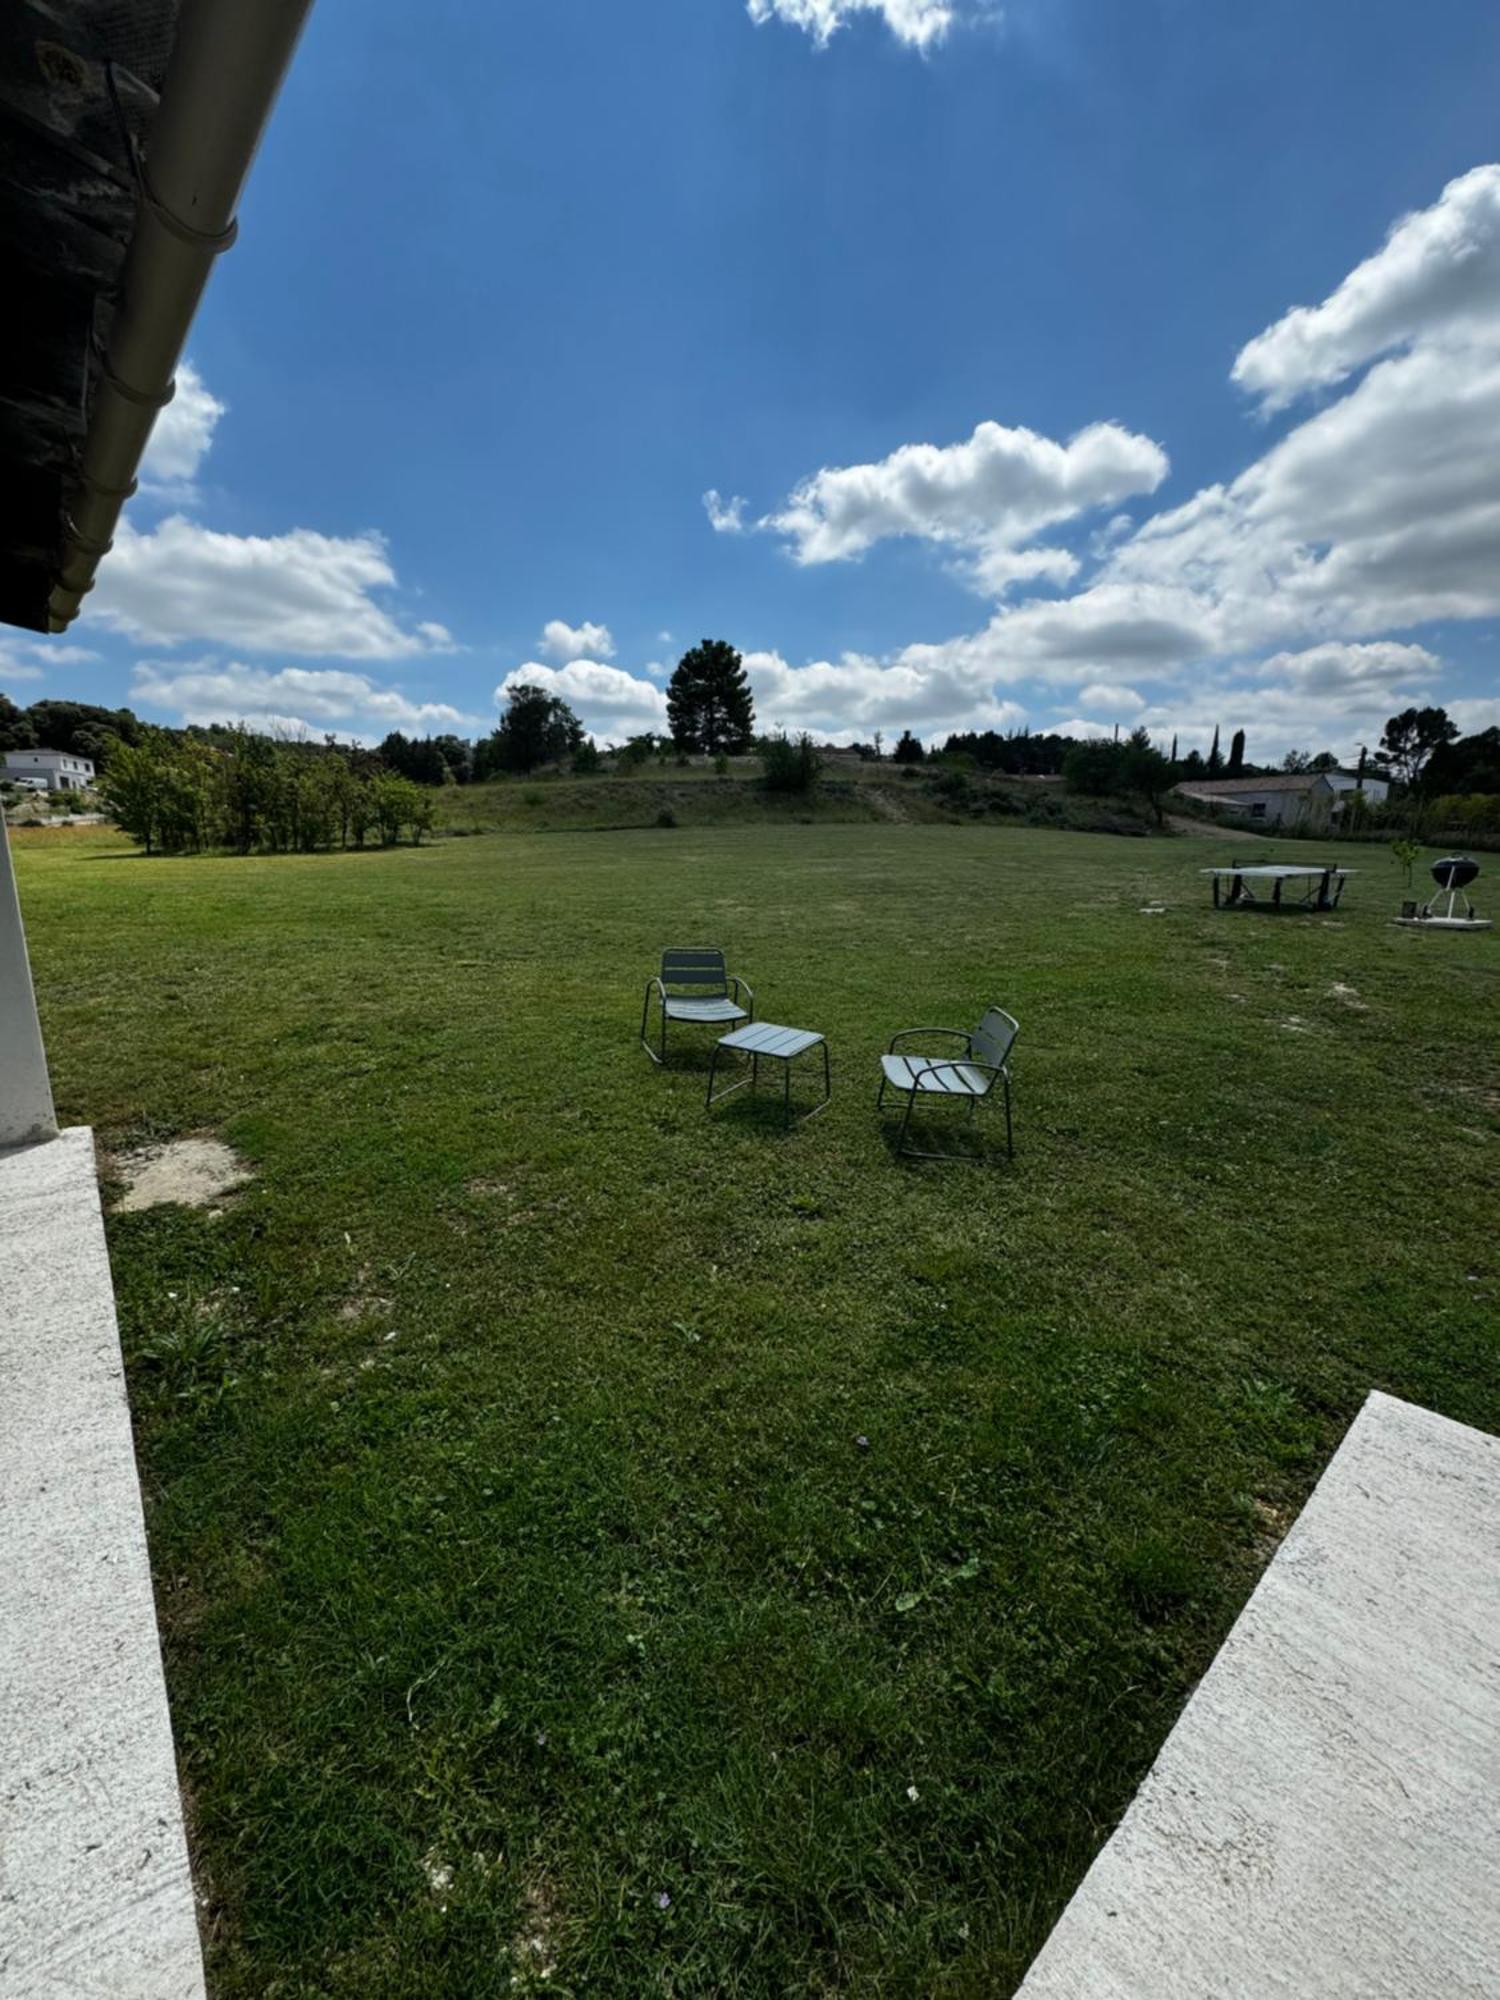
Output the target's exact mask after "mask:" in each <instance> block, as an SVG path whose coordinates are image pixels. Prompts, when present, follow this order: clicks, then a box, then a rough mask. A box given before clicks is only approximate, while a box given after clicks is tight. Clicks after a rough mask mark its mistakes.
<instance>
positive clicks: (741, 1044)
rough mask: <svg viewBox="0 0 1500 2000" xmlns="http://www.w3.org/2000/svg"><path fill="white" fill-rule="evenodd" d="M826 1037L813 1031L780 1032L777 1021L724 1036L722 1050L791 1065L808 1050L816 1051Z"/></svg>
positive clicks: (721, 1043)
mask: <svg viewBox="0 0 1500 2000" xmlns="http://www.w3.org/2000/svg"><path fill="white" fill-rule="evenodd" d="M822 1039H823V1037H822V1036H821V1035H820V1034H817V1033H815V1032H814V1031H813V1029H811V1028H779V1027H778V1026H777V1025H776V1023H775V1022H774V1021H756V1022H754V1023H753V1024H752V1025H751V1026H750V1027H748V1028H736V1029H735V1031H734V1033H733V1034H732V1035H721V1036H720V1037H719V1047H720V1048H721V1049H738V1050H739V1051H740V1052H741V1054H742V1055H747V1056H780V1057H781V1058H782V1059H783V1060H784V1061H786V1062H790V1061H791V1059H792V1057H793V1056H800V1055H801V1054H802V1053H803V1051H804V1050H805V1049H815V1048H816V1047H817V1046H818V1044H819V1042H821V1041H822Z"/></svg>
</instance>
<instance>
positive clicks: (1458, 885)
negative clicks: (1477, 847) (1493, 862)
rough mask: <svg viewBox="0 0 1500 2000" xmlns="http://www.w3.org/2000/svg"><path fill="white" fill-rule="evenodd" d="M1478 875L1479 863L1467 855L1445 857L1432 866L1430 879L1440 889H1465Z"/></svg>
mask: <svg viewBox="0 0 1500 2000" xmlns="http://www.w3.org/2000/svg"><path fill="white" fill-rule="evenodd" d="M1478 873H1479V863H1478V862H1477V861H1471V860H1470V859H1469V857H1468V855H1467V854H1449V855H1445V856H1444V858H1443V859H1442V860H1441V861H1434V862H1433V864H1432V879H1433V881H1434V882H1436V883H1437V885H1438V887H1439V888H1440V889H1467V888H1468V886H1469V884H1470V883H1471V882H1472V881H1473V880H1474V877H1475V876H1476V875H1477V874H1478Z"/></svg>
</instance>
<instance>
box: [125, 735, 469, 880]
mask: <svg viewBox="0 0 1500 2000" xmlns="http://www.w3.org/2000/svg"><path fill="white" fill-rule="evenodd" d="M99 790H100V791H101V792H102V794H103V795H104V798H105V801H106V803H107V804H108V806H109V810H110V814H111V817H112V818H113V819H114V821H115V824H116V825H117V826H118V827H119V828H120V829H121V831H122V832H124V833H127V834H129V836H130V838H131V839H132V840H134V841H135V842H136V843H137V844H138V845H139V846H141V847H144V848H145V850H146V852H147V853H148V854H188V853H193V852H195V851H197V850H200V849H204V848H230V849H233V850H234V851H235V852H236V853H239V854H250V853H257V852H259V853H271V854H311V853H315V852H316V851H317V850H318V849H320V848H335V847H337V848H347V847H355V848H359V847H365V846H368V845H379V846H382V847H393V846H394V845H395V844H396V843H397V842H398V841H400V840H401V839H403V838H405V839H408V840H410V841H412V842H413V843H414V844H420V842H421V839H422V836H423V835H424V834H425V833H427V832H428V831H429V830H430V829H431V826H432V820H433V796H432V793H431V791H430V790H428V789H427V788H425V787H424V786H422V785H419V784H416V783H414V782H413V780H412V779H410V778H406V777H403V776H401V774H400V773H399V772H397V771H391V770H388V769H387V768H386V767H385V766H384V765H383V764H382V763H381V762H380V760H379V758H378V757H377V756H376V755H375V754H374V753H373V752H371V751H362V750H359V749H348V750H346V749H342V748H340V747H338V746H337V745H332V744H322V745H314V744H304V743H280V742H276V741H275V740H274V739H272V738H271V737H269V736H259V735H257V734H256V733H255V732H254V731H253V730H250V729H246V728H238V729H227V728H226V729H220V730H216V731H215V732H214V735H213V740H211V741H209V740H205V738H204V737H200V736H191V735H188V734H186V733H185V732H184V733H178V732H173V731H169V730H155V729H146V730H144V731H143V732H142V733H141V735H140V736H139V738H138V739H137V740H136V741H135V742H133V743H126V742H123V741H118V742H116V743H115V745H114V747H113V749H112V750H111V753H110V758H109V763H108V765H107V767H106V769H105V771H104V774H103V776H102V777H101V778H100V780H99Z"/></svg>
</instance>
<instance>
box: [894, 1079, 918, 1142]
mask: <svg viewBox="0 0 1500 2000" xmlns="http://www.w3.org/2000/svg"><path fill="white" fill-rule="evenodd" d="M916 1101H917V1093H916V1092H915V1091H914V1090H909V1091H908V1092H907V1093H906V1109H905V1111H904V1112H903V1113H902V1114H901V1131H900V1133H899V1135H898V1136H897V1139H896V1151H897V1152H898V1153H904V1152H905V1151H906V1128H907V1127H908V1125H910V1124H911V1108H912V1106H913V1105H914V1104H915V1103H916Z"/></svg>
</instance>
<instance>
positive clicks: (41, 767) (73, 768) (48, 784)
mask: <svg viewBox="0 0 1500 2000" xmlns="http://www.w3.org/2000/svg"><path fill="white" fill-rule="evenodd" d="M3 775H4V776H5V777H7V778H9V779H10V781H11V783H12V784H13V785H26V786H28V787H29V788H30V789H31V790H32V791H34V792H43V791H45V792H78V791H82V790H83V788H84V787H85V786H86V785H92V784H93V782H94V766H93V762H92V760H91V759H90V758H88V757H75V756H74V755H73V753H72V751H71V750H7V751H6V753H5V769H4V772H3Z"/></svg>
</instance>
